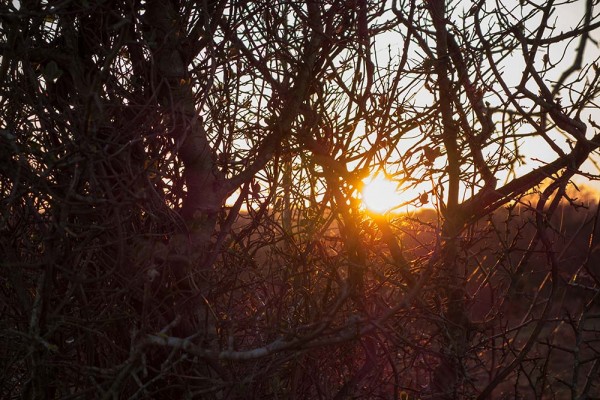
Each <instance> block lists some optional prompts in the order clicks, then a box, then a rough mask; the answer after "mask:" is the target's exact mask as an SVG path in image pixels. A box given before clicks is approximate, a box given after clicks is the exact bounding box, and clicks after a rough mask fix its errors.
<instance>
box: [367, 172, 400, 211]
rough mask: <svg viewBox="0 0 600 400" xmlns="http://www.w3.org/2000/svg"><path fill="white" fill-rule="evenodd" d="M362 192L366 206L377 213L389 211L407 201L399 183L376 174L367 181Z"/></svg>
mask: <svg viewBox="0 0 600 400" xmlns="http://www.w3.org/2000/svg"><path fill="white" fill-rule="evenodd" d="M361 194H362V202H363V204H364V206H365V207H366V208H367V209H368V210H369V211H372V212H375V213H385V212H388V211H390V210H392V209H394V208H397V207H398V206H400V205H401V204H402V203H404V202H405V200H404V196H401V194H400V192H399V191H398V185H397V183H396V182H393V181H390V180H389V179H387V178H385V177H383V176H376V177H374V178H372V179H371V180H370V181H367V182H365V186H364V188H363V190H362V192H361Z"/></svg>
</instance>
